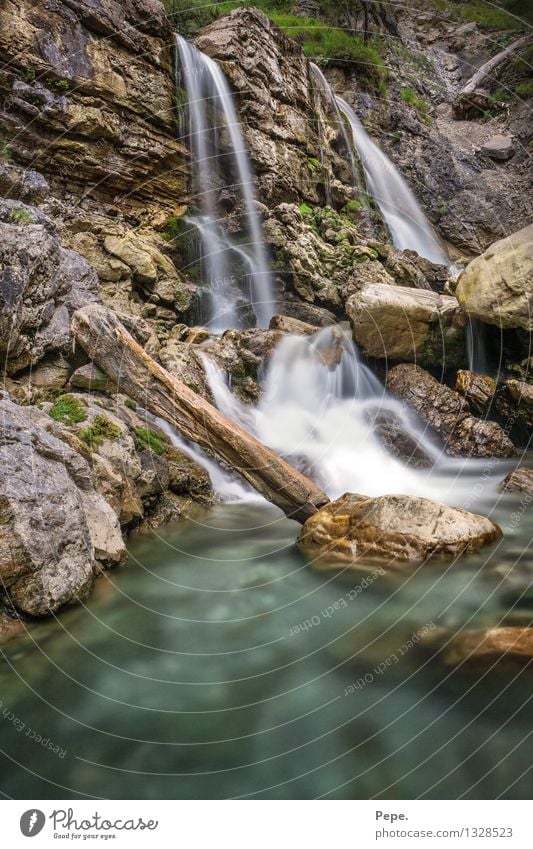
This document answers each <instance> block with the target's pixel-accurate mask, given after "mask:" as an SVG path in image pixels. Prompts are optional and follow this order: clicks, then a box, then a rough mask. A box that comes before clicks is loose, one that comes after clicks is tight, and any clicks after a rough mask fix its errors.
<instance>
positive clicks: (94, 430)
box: [81, 416, 120, 448]
mask: <svg viewBox="0 0 533 849" xmlns="http://www.w3.org/2000/svg"><path fill="white" fill-rule="evenodd" d="M119 436H120V428H119V427H118V425H116V424H114V422H112V421H110V420H109V419H108V418H106V416H96V418H95V419H93V423H92V425H91V426H90V427H87V428H85V430H83V431H82V433H81V438H82V439H83V441H84V442H86V443H87V445H88V446H89V448H98V446H99V445H101V444H102V442H103V441H104V440H105V439H118V437H119Z"/></svg>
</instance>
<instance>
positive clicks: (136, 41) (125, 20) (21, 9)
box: [0, 0, 187, 212]
mask: <svg viewBox="0 0 533 849" xmlns="http://www.w3.org/2000/svg"><path fill="white" fill-rule="evenodd" d="M172 50H173V35H172V30H171V27H170V25H169V23H168V21H167V19H166V17H165V14H164V9H163V6H162V5H161V4H160V3H159V2H157V0H143V2H139V0H126V2H121V3H118V2H115V0H96V2H80V3H78V2H76V3H73V2H69V1H68V0H65V2H61V1H60V2H56V3H48V4H39V3H34V2H31V0H22V2H17V3H13V2H5V3H3V4H2V6H1V8H0V54H1V55H2V71H1V73H0V98H1V108H0V131H1V133H2V141H3V144H4V145H5V146H7V149H8V151H9V154H10V155H11V156H12V157H13V158H14V159H15V160H16V162H18V163H21V164H24V166H25V168H26V169H35V170H37V171H39V172H41V173H43V174H45V175H46V177H47V179H48V180H49V182H50V183H51V185H53V187H54V188H55V189H56V192H57V193H59V194H60V195H62V196H64V195H70V196H73V197H75V199H76V202H77V203H79V202H81V201H83V199H90V200H94V201H103V202H105V203H107V204H111V205H115V206H116V209H117V212H118V211H121V212H124V211H125V210H127V209H137V210H139V209H142V208H143V207H146V206H151V207H155V208H160V207H161V206H167V207H170V208H174V207H175V205H176V203H177V199H178V198H183V196H184V194H185V190H186V184H187V154H186V150H185V149H184V147H183V146H182V145H181V144H180V142H179V141H178V139H177V134H176V126H175V97H174V88H173V82H172V71H171V68H172V64H171V63H172V55H173V54H172ZM15 190H16V187H13V191H15ZM7 193H8V192H6V194H7Z"/></svg>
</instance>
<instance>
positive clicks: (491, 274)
mask: <svg viewBox="0 0 533 849" xmlns="http://www.w3.org/2000/svg"><path fill="white" fill-rule="evenodd" d="M532 241H533V224H530V225H529V226H528V227H524V229H523V230H519V231H518V232H517V233H513V234H512V236H508V237H507V238H506V239H501V240H500V241H499V242H495V243H494V244H493V245H491V246H490V248H488V250H486V251H485V253H483V254H481V256H479V257H477V258H476V259H474V260H472V262H470V263H469V264H468V265H467V267H466V268H465V270H464V271H463V273H462V274H461V276H460V277H459V280H458V282H457V288H456V291H455V294H456V296H457V298H458V300H459V303H460V304H461V306H462V307H463V309H464V310H465V312H466V313H468V315H470V316H471V317H472V318H478V319H480V320H481V321H483V322H485V323H486V324H495V325H496V326H497V327H502V328H507V327H514V328H517V327H520V328H522V329H523V330H527V331H531V330H533V285H532V280H533V250H532Z"/></svg>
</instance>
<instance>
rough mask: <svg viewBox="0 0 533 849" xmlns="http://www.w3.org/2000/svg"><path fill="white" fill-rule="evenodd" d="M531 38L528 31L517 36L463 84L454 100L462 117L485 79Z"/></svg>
mask: <svg viewBox="0 0 533 849" xmlns="http://www.w3.org/2000/svg"><path fill="white" fill-rule="evenodd" d="M530 40H531V35H530V34H529V33H528V34H527V35H523V36H522V37H521V38H517V40H516V41H513V43H512V44H510V45H509V46H508V47H506V48H505V49H504V50H501V51H500V52H499V53H497V54H496V56H493V57H492V59H489V60H488V62H485V63H484V64H483V65H481V67H480V68H478V70H477V71H476V73H475V74H474V75H473V76H472V77H470V79H469V80H468V82H467V83H466V85H464V86H463V88H462V89H461V91H460V92H459V94H458V95H457V97H456V99H455V102H454V107H453V108H454V112H455V113H456V114H457V115H458V116H459V117H460V116H462V114H464V113H465V112H467V111H468V104H469V102H470V98H471V97H472V95H473V94H474V93H475V92H476V90H477V89H479V88H481V87H482V84H483V83H484V81H485V80H486V79H487V78H488V77H490V76H492V75H493V74H494V72H495V71H496V70H497V69H498V68H499V67H501V65H503V64H504V63H505V62H506V61H507V59H508V58H509V57H510V56H514V54H515V53H516V52H517V51H518V50H520V48H521V47H524V46H525V45H526V44H527V43H528V42H529V41H530Z"/></svg>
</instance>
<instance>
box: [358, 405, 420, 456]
mask: <svg viewBox="0 0 533 849" xmlns="http://www.w3.org/2000/svg"><path fill="white" fill-rule="evenodd" d="M369 419H371V421H372V428H373V433H374V435H375V436H376V437H377V439H379V441H380V442H381V444H382V445H383V447H384V448H385V449H386V450H387V451H388V452H389V454H391V455H392V456H393V457H398V459H399V460H401V461H402V462H403V463H406V464H407V465H408V466H413V467H414V468H418V469H420V468H427V467H428V466H431V465H432V462H433V461H432V460H431V458H430V457H428V455H427V454H426V452H425V450H424V448H423V447H422V445H421V444H420V443H419V442H418V441H417V440H416V439H415V437H414V436H413V435H412V434H411V433H410V432H409V430H408V429H407V427H406V426H405V422H404V421H402V420H401V418H400V417H399V416H397V415H395V414H394V413H393V412H392V411H389V410H379V412H378V414H377V415H372V414H369Z"/></svg>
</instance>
